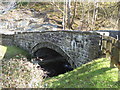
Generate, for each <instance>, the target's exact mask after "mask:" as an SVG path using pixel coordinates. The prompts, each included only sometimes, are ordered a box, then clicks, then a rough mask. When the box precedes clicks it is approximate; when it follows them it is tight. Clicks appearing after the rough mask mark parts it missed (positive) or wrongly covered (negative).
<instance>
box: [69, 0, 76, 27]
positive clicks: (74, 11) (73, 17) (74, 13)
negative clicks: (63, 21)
mask: <svg viewBox="0 0 120 90" xmlns="http://www.w3.org/2000/svg"><path fill="white" fill-rule="evenodd" d="M76 7H77V2H76V0H74V10H73V16H72V20H71V23H70V28H71V29H72V25H73V23H74V19H75V15H76Z"/></svg>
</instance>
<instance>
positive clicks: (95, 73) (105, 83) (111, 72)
mask: <svg viewBox="0 0 120 90" xmlns="http://www.w3.org/2000/svg"><path fill="white" fill-rule="evenodd" d="M109 63H110V62H109V60H108V59H106V58H101V59H98V60H95V61H92V62H90V63H87V64H85V65H82V66H81V67H79V68H77V69H75V70H73V71H71V72H67V73H65V74H61V75H59V76H56V77H53V78H49V79H46V80H45V81H44V85H45V87H47V88H118V87H120V83H119V82H117V80H118V70H117V68H109Z"/></svg>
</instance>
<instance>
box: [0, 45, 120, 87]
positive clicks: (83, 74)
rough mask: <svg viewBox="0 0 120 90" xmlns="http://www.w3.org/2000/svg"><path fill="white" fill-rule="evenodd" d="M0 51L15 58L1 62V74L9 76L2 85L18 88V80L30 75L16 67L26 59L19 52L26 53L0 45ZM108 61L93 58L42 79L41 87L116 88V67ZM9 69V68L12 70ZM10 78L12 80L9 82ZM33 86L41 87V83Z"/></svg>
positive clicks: (19, 85)
mask: <svg viewBox="0 0 120 90" xmlns="http://www.w3.org/2000/svg"><path fill="white" fill-rule="evenodd" d="M5 51H6V52H5ZM0 52H1V53H3V54H5V57H4V58H8V59H9V58H12V57H14V58H17V60H16V59H13V60H10V61H9V62H6V61H5V62H2V63H4V66H3V67H2V68H3V69H4V72H3V74H5V75H7V76H6V77H3V78H7V77H11V78H9V80H7V79H4V81H3V82H6V84H5V83H4V86H3V87H11V86H13V87H14V86H15V87H16V85H17V87H18V88H19V87H21V85H22V83H21V82H20V80H21V77H24V78H22V81H24V80H26V78H28V77H31V76H30V74H26V73H23V71H21V70H22V68H20V67H18V64H19V65H23V64H22V63H26V61H25V62H24V60H23V61H21V60H22V59H20V57H21V56H20V57H18V56H19V55H20V54H22V55H25V56H26V55H27V53H26V52H25V51H23V50H21V49H19V48H16V47H11V46H9V47H8V46H0ZM18 54H19V55H18ZM16 55H18V56H17V57H15V56H16ZM2 56H4V55H2ZM19 60H20V62H19ZM21 62H22V63H21ZM27 63H29V62H27ZM109 63H110V61H109V60H108V59H106V58H101V59H97V60H94V61H92V62H89V63H87V64H84V65H82V66H81V67H78V68H77V69H74V70H73V71H71V72H67V73H65V74H61V75H59V76H56V77H52V78H47V79H44V82H43V84H44V85H42V87H44V88H118V87H120V83H119V82H117V80H118V69H117V68H109ZM8 64H10V66H9V68H8ZM28 65H29V64H28ZM30 65H32V64H30ZM13 66H14V67H17V68H19V71H18V70H17V68H13ZM22 67H23V66H22ZM25 67H29V66H25ZM9 69H11V70H12V71H11V70H9ZM28 69H29V68H28ZM25 71H27V69H25ZM9 72H11V73H10V75H8V74H7V73H9ZM14 72H16V73H14ZM27 72H28V71H27ZM30 72H31V71H30ZM28 73H29V72H28ZM36 73H37V72H36ZM14 75H16V76H14ZM17 75H21V77H19V78H18V76H17ZM35 77H39V75H36V76H35ZM15 78H17V80H18V83H16V81H15V80H16V79H15ZM11 80H12V82H10V81H11ZM28 82H29V81H28ZM7 83H9V84H10V85H11V86H8V84H7ZM24 83H25V82H23V84H24ZM40 83H41V82H40ZM5 85H7V86H5ZM24 87H28V86H27V84H25V86H24ZM35 87H41V84H39V86H35Z"/></svg>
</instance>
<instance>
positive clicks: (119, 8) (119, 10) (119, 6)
mask: <svg viewBox="0 0 120 90" xmlns="http://www.w3.org/2000/svg"><path fill="white" fill-rule="evenodd" d="M118 30H120V2H118Z"/></svg>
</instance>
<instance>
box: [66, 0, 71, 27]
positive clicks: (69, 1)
mask: <svg viewBox="0 0 120 90" xmlns="http://www.w3.org/2000/svg"><path fill="white" fill-rule="evenodd" d="M66 5H67V12H66V13H67V27H68V29H70V17H71V15H70V6H71V0H67V1H66Z"/></svg>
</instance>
